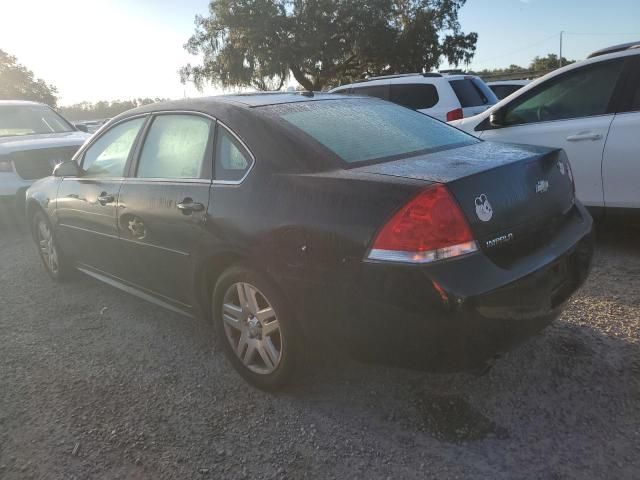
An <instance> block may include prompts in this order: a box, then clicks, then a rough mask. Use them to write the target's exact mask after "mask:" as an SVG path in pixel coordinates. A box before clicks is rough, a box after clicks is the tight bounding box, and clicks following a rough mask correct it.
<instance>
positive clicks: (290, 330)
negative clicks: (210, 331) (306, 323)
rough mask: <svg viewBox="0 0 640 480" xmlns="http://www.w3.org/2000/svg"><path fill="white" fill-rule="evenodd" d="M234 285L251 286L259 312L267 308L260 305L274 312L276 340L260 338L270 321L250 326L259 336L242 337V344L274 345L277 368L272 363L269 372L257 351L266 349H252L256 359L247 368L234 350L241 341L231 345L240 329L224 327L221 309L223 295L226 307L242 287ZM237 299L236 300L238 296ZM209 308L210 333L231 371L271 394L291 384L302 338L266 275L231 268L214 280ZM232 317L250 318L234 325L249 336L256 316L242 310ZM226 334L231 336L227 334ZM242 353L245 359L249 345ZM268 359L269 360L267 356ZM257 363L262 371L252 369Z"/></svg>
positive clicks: (272, 336)
mask: <svg viewBox="0 0 640 480" xmlns="http://www.w3.org/2000/svg"><path fill="white" fill-rule="evenodd" d="M238 285H241V286H242V285H248V286H249V287H253V288H255V289H256V290H257V292H258V295H257V296H256V297H258V298H259V300H258V303H261V304H262V305H260V307H261V308H260V309H259V310H260V311H261V312H262V311H265V310H267V308H264V305H268V306H270V307H271V308H272V310H273V311H274V317H275V319H276V321H277V324H278V333H277V337H276V336H275V333H270V334H269V335H270V336H267V335H265V336H264V337H263V336H262V335H261V332H262V327H264V326H265V325H267V328H268V325H272V323H271V322H273V320H271V321H270V322H269V323H267V322H263V321H262V320H259V323H260V324H261V325H257V326H256V325H254V327H255V328H257V329H259V332H260V333H258V334H257V335H259V337H248V339H247V337H245V342H257V343H260V344H262V343H263V342H267V341H269V342H271V345H272V346H273V345H274V344H275V345H276V351H277V347H280V350H279V353H280V356H279V358H278V362H277V365H276V362H272V363H273V366H272V367H271V368H273V370H272V371H269V365H267V364H266V362H265V361H264V357H263V353H261V351H260V349H262V352H264V351H265V350H267V349H265V348H264V347H259V348H258V349H256V348H255V347H253V348H254V349H253V350H252V356H253V357H255V358H256V365H250V366H248V365H247V364H245V362H243V361H242V360H241V359H240V357H239V355H241V354H238V353H236V348H238V347H239V345H240V343H241V340H238V343H237V345H232V341H234V343H235V339H233V338H232V337H233V336H234V334H237V335H238V337H240V336H241V335H242V334H241V333H239V332H240V331H241V330H234V328H237V326H236V327H233V328H231V327H230V326H227V327H225V323H227V322H225V319H224V315H223V308H224V305H225V296H227V305H230V304H231V303H234V304H235V301H231V302H230V301H229V299H230V298H231V297H230V296H229V295H231V296H233V295H234V293H233V292H234V291H236V290H237V289H238V288H242V287H238ZM238 295H239V294H238ZM237 298H238V299H239V297H237ZM265 302H266V303H265ZM239 304H242V300H240V299H239ZM211 305H212V317H213V324H214V331H215V335H216V339H217V341H218V344H219V345H220V346H221V348H222V350H223V351H224V354H225V356H226V357H227V359H228V360H229V362H230V363H231V365H233V367H234V368H235V370H236V371H237V372H238V373H239V374H240V375H241V376H242V377H243V378H244V379H245V380H246V381H247V382H248V383H249V384H251V385H253V386H254V387H256V388H259V389H261V390H266V391H274V390H278V389H281V388H283V387H285V386H286V385H287V384H290V383H291V381H292V380H293V378H294V375H295V374H296V373H298V372H299V371H300V370H301V366H302V361H303V355H302V352H303V351H304V349H303V348H302V340H303V337H302V335H300V333H299V328H298V326H297V325H296V323H295V319H294V318H293V316H292V312H291V311H290V309H289V307H288V305H287V302H286V300H285V298H284V296H283V295H282V293H281V292H280V290H279V288H278V287H277V285H276V284H275V283H274V282H273V281H272V280H271V279H269V278H268V277H267V276H266V275H263V274H261V273H258V272H257V271H255V270H253V269H250V268H247V267H244V266H235V267H231V268H229V269H228V270H226V271H225V272H224V273H223V274H222V275H221V277H220V278H219V279H218V282H217V283H216V286H215V288H214V290H213V298H212V302H211ZM227 311H228V307H227ZM236 314H237V316H238V318H239V319H240V318H241V317H242V318H245V317H250V318H245V319H244V320H239V321H238V323H237V325H238V326H239V325H240V324H242V325H243V327H242V328H243V329H245V330H242V331H244V332H245V333H246V334H247V335H250V333H248V332H249V331H250V329H251V324H250V322H251V321H252V320H253V321H256V322H258V318H257V316H256V317H251V314H250V313H248V312H244V309H243V312H242V313H240V312H236ZM232 323H235V322H232ZM247 325H249V326H247ZM267 328H265V331H267ZM228 331H230V332H233V333H230V334H229V333H228ZM254 334H255V333H254ZM272 339H273V340H272ZM243 351H244V352H247V355H246V356H247V357H248V356H249V355H248V352H249V346H247V347H246V349H244V350H243ZM243 356H245V355H243ZM268 357H269V358H271V356H269V355H268ZM260 362H262V363H264V368H265V371H264V372H257V371H254V370H252V369H257V368H260V366H259V363H260Z"/></svg>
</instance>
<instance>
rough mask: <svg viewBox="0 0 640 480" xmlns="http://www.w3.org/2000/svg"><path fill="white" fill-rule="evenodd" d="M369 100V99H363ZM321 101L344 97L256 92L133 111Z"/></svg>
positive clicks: (149, 106) (321, 94)
mask: <svg viewBox="0 0 640 480" xmlns="http://www.w3.org/2000/svg"><path fill="white" fill-rule="evenodd" d="M363 98H368V97H363ZM319 100H344V96H342V95H338V94H333V93H323V92H254V93H237V94H231V95H214V96H210V97H195V98H185V99H181V100H170V101H167V102H158V103H152V104H150V105H145V106H143V107H139V108H136V109H134V110H130V111H131V112H133V111H140V112H143V111H158V110H162V109H163V108H166V107H169V108H170V109H171V110H176V109H178V108H180V107H182V108H184V109H185V110H190V109H192V108H193V107H198V109H202V108H204V109H205V110H206V109H207V108H206V107H214V108H215V107H216V106H220V105H235V106H237V107H240V108H243V107H244V108H253V107H262V106H266V105H279V104H283V103H300V102H314V101H319Z"/></svg>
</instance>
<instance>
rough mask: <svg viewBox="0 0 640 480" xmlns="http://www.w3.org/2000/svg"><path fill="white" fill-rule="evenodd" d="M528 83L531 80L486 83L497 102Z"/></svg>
mask: <svg viewBox="0 0 640 480" xmlns="http://www.w3.org/2000/svg"><path fill="white" fill-rule="evenodd" d="M530 83H531V80H496V81H495V82H487V87H489V88H490V89H491V91H492V92H493V93H495V94H496V97H498V100H502V99H503V98H507V97H508V96H509V95H511V94H512V93H513V92H517V91H518V90H520V89H521V88H522V87H524V86H525V85H529V84H530Z"/></svg>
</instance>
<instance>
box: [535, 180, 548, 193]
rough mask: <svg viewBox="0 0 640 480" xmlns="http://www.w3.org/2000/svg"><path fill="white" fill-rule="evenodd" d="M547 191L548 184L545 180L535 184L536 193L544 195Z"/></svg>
mask: <svg viewBox="0 0 640 480" xmlns="http://www.w3.org/2000/svg"><path fill="white" fill-rule="evenodd" d="M547 190H549V182H548V181H546V180H538V183H536V193H544V192H546V191H547Z"/></svg>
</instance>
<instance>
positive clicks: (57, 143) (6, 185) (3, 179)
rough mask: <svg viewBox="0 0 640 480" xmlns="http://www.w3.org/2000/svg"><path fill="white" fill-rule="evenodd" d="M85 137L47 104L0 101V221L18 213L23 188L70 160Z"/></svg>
mask: <svg viewBox="0 0 640 480" xmlns="http://www.w3.org/2000/svg"><path fill="white" fill-rule="evenodd" d="M89 137H90V135H89V134H87V133H84V132H81V131H78V130H77V129H76V128H75V127H74V126H73V125H72V124H71V123H69V122H68V121H67V120H65V119H64V118H63V117H62V116H60V114H58V113H57V112H55V111H54V110H52V109H51V108H50V107H48V106H47V105H43V104H41V103H35V102H27V101H17V100H0V224H2V223H3V219H4V217H7V216H11V217H13V216H15V215H18V216H22V215H23V214H24V210H23V207H24V198H25V197H24V194H25V192H26V190H27V188H28V187H29V186H30V185H31V184H32V183H33V182H34V181H35V180H37V179H38V178H42V177H46V176H48V175H51V172H52V170H53V168H54V167H55V165H56V164H58V163H60V162H62V161H64V160H69V159H71V157H72V156H73V154H74V153H75V152H76V151H77V150H78V148H80V146H81V145H82V144H83V143H84V142H85V140H87V138H89Z"/></svg>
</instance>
